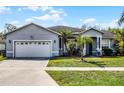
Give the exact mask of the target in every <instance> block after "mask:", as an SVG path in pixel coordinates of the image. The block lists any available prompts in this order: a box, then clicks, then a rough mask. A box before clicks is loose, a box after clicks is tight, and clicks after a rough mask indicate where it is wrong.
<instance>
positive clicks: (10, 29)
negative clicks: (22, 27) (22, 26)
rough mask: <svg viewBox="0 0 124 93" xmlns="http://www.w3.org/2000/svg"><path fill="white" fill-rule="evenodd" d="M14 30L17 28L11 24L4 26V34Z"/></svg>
mask: <svg viewBox="0 0 124 93" xmlns="http://www.w3.org/2000/svg"><path fill="white" fill-rule="evenodd" d="M16 28H17V27H16V26H14V25H12V24H5V30H4V33H7V32H11V31H14V30H16Z"/></svg>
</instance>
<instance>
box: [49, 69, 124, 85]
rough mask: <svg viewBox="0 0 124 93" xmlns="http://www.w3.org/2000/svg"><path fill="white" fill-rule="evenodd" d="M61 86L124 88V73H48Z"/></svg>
mask: <svg viewBox="0 0 124 93" xmlns="http://www.w3.org/2000/svg"><path fill="white" fill-rule="evenodd" d="M47 72H48V73H49V74H50V75H51V76H52V78H53V79H54V80H55V81H56V82H57V83H58V84H59V85H61V86H124V71H47Z"/></svg>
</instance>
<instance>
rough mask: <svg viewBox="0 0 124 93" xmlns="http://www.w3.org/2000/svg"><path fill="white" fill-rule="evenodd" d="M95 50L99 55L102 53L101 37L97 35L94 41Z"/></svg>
mask: <svg viewBox="0 0 124 93" xmlns="http://www.w3.org/2000/svg"><path fill="white" fill-rule="evenodd" d="M96 50H97V53H98V56H99V55H102V37H101V36H97V42H96Z"/></svg>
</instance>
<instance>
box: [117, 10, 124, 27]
mask: <svg viewBox="0 0 124 93" xmlns="http://www.w3.org/2000/svg"><path fill="white" fill-rule="evenodd" d="M122 23H124V12H122V14H121V17H120V19H119V20H118V24H119V25H120V26H121V25H122Z"/></svg>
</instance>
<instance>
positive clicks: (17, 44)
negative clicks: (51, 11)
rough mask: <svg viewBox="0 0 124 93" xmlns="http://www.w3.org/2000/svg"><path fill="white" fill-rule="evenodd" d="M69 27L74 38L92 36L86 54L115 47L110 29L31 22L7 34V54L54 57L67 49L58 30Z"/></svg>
mask: <svg viewBox="0 0 124 93" xmlns="http://www.w3.org/2000/svg"><path fill="white" fill-rule="evenodd" d="M63 27H64V28H68V29H70V30H71V31H72V32H73V37H72V38H71V39H74V38H75V37H77V36H78V35H79V34H82V35H85V36H88V37H91V38H92V39H93V43H92V44H85V46H84V50H83V51H84V55H94V54H95V53H96V52H100V54H101V55H102V47H108V48H113V40H112V39H113V38H114V35H113V34H112V33H110V32H108V31H99V30H96V29H93V28H91V29H89V30H86V31H83V30H81V29H78V28H72V27H66V26H55V27H49V28H45V27H42V26H39V25H37V24H34V23H30V24H28V25H25V26H23V27H20V28H18V29H16V30H15V31H13V32H9V33H7V34H5V37H6V56H7V57H54V56H59V55H61V54H62V50H65V47H64V44H63V42H62V39H61V36H60V34H59V33H58V32H57V31H58V30H59V29H61V28H63Z"/></svg>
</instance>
